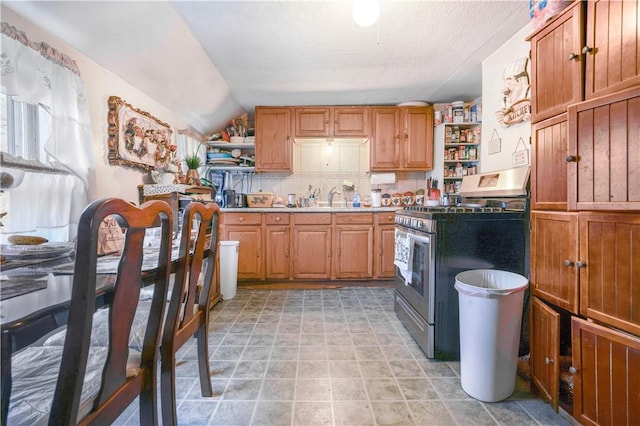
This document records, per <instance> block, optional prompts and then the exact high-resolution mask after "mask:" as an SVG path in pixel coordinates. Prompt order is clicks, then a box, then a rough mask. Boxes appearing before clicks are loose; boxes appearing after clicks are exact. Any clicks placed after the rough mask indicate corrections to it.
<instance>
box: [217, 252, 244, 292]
mask: <svg viewBox="0 0 640 426" xmlns="http://www.w3.org/2000/svg"><path fill="white" fill-rule="evenodd" d="M239 246H240V241H220V291H221V293H222V299H223V300H229V299H233V298H234V297H236V291H237V290H238V247H239Z"/></svg>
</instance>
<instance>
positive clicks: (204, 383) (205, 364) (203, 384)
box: [196, 321, 213, 396]
mask: <svg viewBox="0 0 640 426" xmlns="http://www.w3.org/2000/svg"><path fill="white" fill-rule="evenodd" d="M207 325H208V321H207V322H205V323H204V324H200V327H198V331H196V341H197V344H198V370H199V372H200V391H201V392H202V396H213V388H212V387H211V374H210V372H209V337H208V333H207V328H208V327H207Z"/></svg>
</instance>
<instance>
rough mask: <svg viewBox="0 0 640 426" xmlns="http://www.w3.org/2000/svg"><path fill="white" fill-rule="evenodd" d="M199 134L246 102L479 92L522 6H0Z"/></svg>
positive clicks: (372, 100)
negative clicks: (363, 9)
mask: <svg viewBox="0 0 640 426" xmlns="http://www.w3.org/2000/svg"><path fill="white" fill-rule="evenodd" d="M3 4H4V5H5V6H7V7H9V8H11V9H13V10H14V11H15V12H17V13H18V14H20V15H22V16H23V17H25V18H26V19H28V20H30V21H32V22H34V23H35V24H36V25H39V26H41V27H42V28H43V29H45V30H47V31H50V32H51V33H53V34H54V35H56V36H58V37H59V38H61V39H62V40H63V41H65V42H66V43H68V44H69V45H71V46H73V47H74V48H76V49H77V50H79V51H80V52H82V53H83V54H85V55H86V56H88V57H89V58H91V59H92V60H94V61H95V62H96V63H98V64H99V65H101V66H103V67H104V68H107V69H109V70H111V71H112V72H114V73H115V74H117V75H119V76H120V77H121V78H122V79H124V80H125V81H127V82H128V83H130V84H132V85H134V86H136V87H138V88H139V89H140V90H142V91H143V92H145V93H146V94H148V95H149V96H151V97H153V98H154V99H156V100H157V101H158V102H160V103H162V104H163V105H166V106H167V107H168V108H170V109H172V110H173V111H176V112H177V113H179V114H181V116H183V117H184V119H185V120H186V121H188V122H189V123H191V124H192V126H193V127H194V128H195V129H196V130H198V131H200V132H202V133H208V132H210V131H213V130H217V129H219V128H220V127H221V126H222V124H223V123H224V122H226V121H227V120H228V119H229V118H232V117H234V116H236V115H238V114H239V113H241V112H242V111H243V110H244V111H252V110H253V108H254V107H255V106H256V105H358V104H361V105H362V104H397V103H401V102H406V101H412V100H424V101H428V102H432V103H438V102H448V101H453V100H471V99H475V98H478V97H480V96H481V87H482V74H481V73H482V67H481V63H482V61H483V60H484V59H485V58H487V57H488V56H490V55H491V53H492V52H494V51H495V50H496V49H497V48H498V47H500V46H501V45H502V44H504V43H505V42H506V41H507V40H508V39H509V38H511V37H512V36H513V35H514V34H515V33H516V32H518V31H519V30H520V29H521V28H522V27H523V26H524V25H526V23H527V22H528V1H527V0H516V1H482V0H479V1H474V0H467V1H451V0H450V1H385V0H382V1H381V8H380V9H381V10H380V19H379V20H378V22H377V24H374V25H373V26H371V27H368V28H362V27H359V26H357V25H356V24H355V23H354V21H353V19H352V16H351V8H352V5H353V2H352V1H351V0H345V1H326V0H316V1H211V0H209V1H171V2H167V1H151V2H149V1H146V2H131V1H127V2H117V1H108V2H105V1H91V2H85V1H78V2H73V1H71V2H69V1H64V2H59V1H18V2H12V1H4V2H3Z"/></svg>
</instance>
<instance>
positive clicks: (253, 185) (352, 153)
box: [234, 139, 426, 202]
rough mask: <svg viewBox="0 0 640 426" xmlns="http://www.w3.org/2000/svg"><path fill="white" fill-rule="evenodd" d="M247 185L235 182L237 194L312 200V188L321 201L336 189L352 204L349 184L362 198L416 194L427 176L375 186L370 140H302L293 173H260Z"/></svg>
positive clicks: (296, 147)
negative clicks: (375, 190) (374, 191)
mask: <svg viewBox="0 0 640 426" xmlns="http://www.w3.org/2000/svg"><path fill="white" fill-rule="evenodd" d="M245 180H246V181H245V183H244V185H242V184H241V181H240V178H235V179H234V182H236V185H235V189H236V191H248V192H249V191H253V192H255V191H264V192H273V193H275V194H277V195H279V196H280V197H282V198H283V199H285V200H286V196H287V194H296V196H297V197H301V196H305V197H306V196H308V195H309V186H311V187H312V189H317V188H319V189H320V197H319V200H320V201H326V200H327V194H328V193H329V191H330V190H331V188H333V187H335V188H336V189H337V190H339V191H340V192H341V193H342V194H341V195H340V196H339V197H337V196H336V197H335V198H334V202H336V201H337V200H338V199H340V200H343V199H344V197H345V196H346V197H347V199H348V200H349V201H351V199H352V197H353V191H343V187H342V186H343V183H344V182H345V181H346V182H348V183H352V184H353V185H355V186H357V187H358V191H359V192H360V196H361V197H366V196H368V195H369V194H370V192H371V189H372V188H381V189H382V192H383V193H384V192H389V193H392V192H405V191H415V190H416V189H420V188H425V187H426V174H425V173H424V172H415V173H397V174H396V181H395V183H392V184H374V185H372V184H371V173H370V172H369V140H367V139H334V140H326V139H298V140H296V141H295V143H294V150H293V173H291V174H285V173H256V174H252V175H247V176H245Z"/></svg>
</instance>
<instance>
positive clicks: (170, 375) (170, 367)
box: [160, 351, 178, 425]
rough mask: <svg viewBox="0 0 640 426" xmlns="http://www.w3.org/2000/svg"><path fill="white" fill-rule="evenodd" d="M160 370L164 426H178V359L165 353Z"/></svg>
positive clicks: (172, 353) (171, 354) (173, 354)
mask: <svg viewBox="0 0 640 426" xmlns="http://www.w3.org/2000/svg"><path fill="white" fill-rule="evenodd" d="M161 364H162V366H161V368H160V394H161V403H160V405H161V407H162V424H163V425H177V424H178V415H177V410H176V372H175V369H176V357H175V353H174V352H173V351H171V353H170V354H166V353H163V354H162V361H161Z"/></svg>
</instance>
